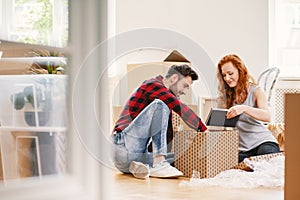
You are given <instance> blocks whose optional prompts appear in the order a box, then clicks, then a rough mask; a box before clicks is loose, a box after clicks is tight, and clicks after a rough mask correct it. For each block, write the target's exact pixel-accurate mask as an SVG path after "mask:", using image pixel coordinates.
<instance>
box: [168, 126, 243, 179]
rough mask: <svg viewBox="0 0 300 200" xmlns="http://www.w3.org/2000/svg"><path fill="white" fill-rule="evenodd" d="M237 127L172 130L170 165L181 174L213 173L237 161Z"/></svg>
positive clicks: (188, 175)
mask: <svg viewBox="0 0 300 200" xmlns="http://www.w3.org/2000/svg"><path fill="white" fill-rule="evenodd" d="M238 139H239V137H238V131H237V130H226V131H211V132H210V131H207V132H196V131H193V130H183V131H175V132H174V139H173V140H174V143H173V145H174V148H173V149H174V154H175V162H174V165H175V167H176V168H177V169H179V170H180V171H182V172H183V174H184V176H186V177H192V175H193V172H199V175H200V178H210V177H214V176H215V175H217V174H218V173H220V172H221V171H225V170H228V169H232V167H233V166H235V165H237V163H238Z"/></svg>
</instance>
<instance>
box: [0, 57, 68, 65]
mask: <svg viewBox="0 0 300 200" xmlns="http://www.w3.org/2000/svg"><path fill="white" fill-rule="evenodd" d="M0 61H6V62H22V63H33V62H35V63H39V64H47V63H48V62H51V63H52V64H55V65H59V64H65V65H66V64H67V58H65V57H54V56H50V57H10V58H1V59H0Z"/></svg>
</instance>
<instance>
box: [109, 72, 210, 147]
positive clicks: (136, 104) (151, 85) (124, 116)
mask: <svg viewBox="0 0 300 200" xmlns="http://www.w3.org/2000/svg"><path fill="white" fill-rule="evenodd" d="M162 80H163V77H162V76H157V77H156V78H151V79H149V80H146V81H144V82H143V83H142V85H141V86H140V87H139V88H138V89H137V90H136V91H135V92H134V93H133V94H132V95H131V97H130V98H129V100H128V101H127V103H126V105H125V106H124V109H123V111H122V112H121V114H120V117H119V119H118V120H117V122H116V124H115V127H114V130H113V132H121V131H122V130H124V129H125V128H126V127H127V126H128V125H129V124H130V123H131V122H132V121H133V120H134V118H136V116H137V115H138V114H140V112H141V111H142V110H143V109H144V108H145V107H146V106H148V105H149V104H150V103H151V102H152V101H153V100H154V99H160V100H161V101H163V102H164V103H165V104H166V105H167V106H168V107H169V108H170V111H171V112H170V113H171V114H170V117H169V123H168V130H167V143H168V144H169V143H170V142H171V141H172V139H173V128H172V127H173V126H172V110H173V111H174V112H176V113H177V114H178V115H179V116H181V118H182V119H183V121H184V122H185V123H186V124H187V125H188V126H189V127H191V128H192V129H194V130H197V131H205V130H206V129H207V128H206V126H205V125H204V124H203V122H202V121H201V119H200V118H199V117H198V116H197V114H196V113H194V112H193V111H192V110H191V109H190V108H189V107H188V106H187V105H185V104H184V103H182V102H181V101H180V100H179V99H178V98H177V97H176V96H175V95H174V94H173V93H172V92H171V91H170V90H169V89H168V88H166V87H165V86H164V84H163V82H162Z"/></svg>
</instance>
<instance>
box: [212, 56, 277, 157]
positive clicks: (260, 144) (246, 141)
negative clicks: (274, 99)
mask: <svg viewBox="0 0 300 200" xmlns="http://www.w3.org/2000/svg"><path fill="white" fill-rule="evenodd" d="M217 77H218V79H219V87H218V90H219V97H218V107H222V108H228V109H229V110H228V112H227V118H232V117H235V116H237V115H240V118H239V121H238V123H237V129H238V131H239V162H241V161H243V160H244V158H247V157H250V156H256V155H263V154H269V153H277V152H279V146H278V143H277V140H276V139H275V137H274V136H273V135H272V133H271V132H270V131H269V130H268V129H267V127H266V126H265V125H264V124H263V123H262V122H270V112H269V109H268V106H267V99H266V95H265V93H264V91H263V89H262V88H260V87H259V86H257V85H256V84H255V83H254V80H253V78H252V77H250V75H249V73H248V70H247V68H246V66H245V65H244V63H243V61H242V60H241V59H240V58H239V57H238V56H237V55H226V56H225V57H223V58H222V59H221V60H220V61H219V63H218V71H217Z"/></svg>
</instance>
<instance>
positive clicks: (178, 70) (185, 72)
mask: <svg viewBox="0 0 300 200" xmlns="http://www.w3.org/2000/svg"><path fill="white" fill-rule="evenodd" d="M173 74H178V75H179V79H181V78H182V76H184V77H187V76H190V77H191V78H192V80H193V81H194V80H198V74H197V73H196V72H195V71H194V70H193V69H192V68H191V67H190V66H188V65H186V64H182V65H172V66H171V67H170V69H169V71H168V73H167V74H166V78H169V77H170V76H172V75H173Z"/></svg>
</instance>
